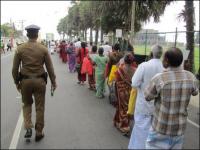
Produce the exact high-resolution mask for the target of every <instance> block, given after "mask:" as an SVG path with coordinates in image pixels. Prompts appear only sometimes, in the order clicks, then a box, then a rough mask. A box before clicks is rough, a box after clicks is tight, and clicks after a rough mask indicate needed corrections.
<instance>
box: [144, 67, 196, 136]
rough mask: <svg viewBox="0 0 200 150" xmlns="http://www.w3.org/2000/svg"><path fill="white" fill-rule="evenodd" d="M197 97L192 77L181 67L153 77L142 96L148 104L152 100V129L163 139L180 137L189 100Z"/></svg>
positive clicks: (194, 81)
mask: <svg viewBox="0 0 200 150" xmlns="http://www.w3.org/2000/svg"><path fill="white" fill-rule="evenodd" d="M197 94H198V82H197V80H196V78H195V76H194V75H193V74H192V73H190V72H188V71H185V70H182V69H181V67H178V68H168V69H167V70H165V71H164V72H162V73H159V74H157V75H155V76H154V77H153V78H152V80H151V82H150V83H149V85H148V86H147V88H146V89H145V92H144V95H145V98H146V100H147V101H150V100H153V99H155V102H154V106H155V111H154V113H153V120H152V127H153V129H154V130H155V131H156V132H159V133H161V134H165V135H171V136H176V135H183V134H184V131H185V128H186V122H187V115H188V114H187V107H188V104H189V101H190V96H191V95H193V96H194V95H197Z"/></svg>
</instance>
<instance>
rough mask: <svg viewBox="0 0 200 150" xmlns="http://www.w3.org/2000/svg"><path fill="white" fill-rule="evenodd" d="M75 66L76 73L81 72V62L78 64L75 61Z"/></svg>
mask: <svg viewBox="0 0 200 150" xmlns="http://www.w3.org/2000/svg"><path fill="white" fill-rule="evenodd" d="M75 68H76V71H77V72H78V73H80V72H81V64H80V63H77V64H76V67H75Z"/></svg>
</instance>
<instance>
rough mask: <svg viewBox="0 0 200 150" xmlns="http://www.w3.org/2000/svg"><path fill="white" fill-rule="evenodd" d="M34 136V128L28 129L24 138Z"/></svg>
mask: <svg viewBox="0 0 200 150" xmlns="http://www.w3.org/2000/svg"><path fill="white" fill-rule="evenodd" d="M31 136H32V129H27V130H26V134H25V135H24V138H30V137H31Z"/></svg>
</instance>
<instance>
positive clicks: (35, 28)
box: [25, 24, 40, 31]
mask: <svg viewBox="0 0 200 150" xmlns="http://www.w3.org/2000/svg"><path fill="white" fill-rule="evenodd" d="M25 30H27V31H30V30H35V31H38V30H40V27H39V26H37V25H34V24H32V25H29V26H27V27H26V28H25Z"/></svg>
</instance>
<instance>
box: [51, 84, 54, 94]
mask: <svg viewBox="0 0 200 150" xmlns="http://www.w3.org/2000/svg"><path fill="white" fill-rule="evenodd" d="M53 94H54V90H53V87H52V86H51V96H53Z"/></svg>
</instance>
